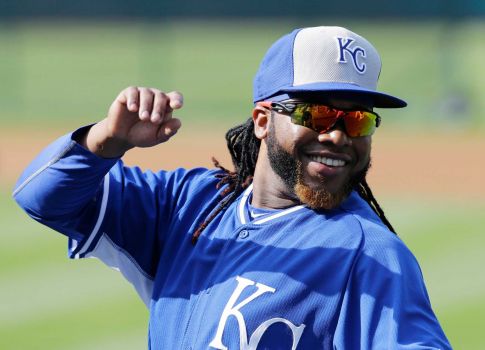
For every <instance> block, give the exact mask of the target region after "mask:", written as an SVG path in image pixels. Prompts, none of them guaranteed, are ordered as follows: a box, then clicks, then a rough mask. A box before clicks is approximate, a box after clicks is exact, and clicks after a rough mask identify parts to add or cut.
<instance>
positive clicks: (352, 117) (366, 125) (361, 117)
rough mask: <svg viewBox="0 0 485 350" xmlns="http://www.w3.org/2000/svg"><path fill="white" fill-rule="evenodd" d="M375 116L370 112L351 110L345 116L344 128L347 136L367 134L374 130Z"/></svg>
mask: <svg viewBox="0 0 485 350" xmlns="http://www.w3.org/2000/svg"><path fill="white" fill-rule="evenodd" d="M376 118H377V116H376V115H375V114H374V113H370V112H358V111H356V112H352V113H349V114H348V115H347V116H346V117H345V129H346V131H347V133H348V134H349V136H351V137H358V136H369V135H372V134H373V133H374V131H375V130H376Z"/></svg>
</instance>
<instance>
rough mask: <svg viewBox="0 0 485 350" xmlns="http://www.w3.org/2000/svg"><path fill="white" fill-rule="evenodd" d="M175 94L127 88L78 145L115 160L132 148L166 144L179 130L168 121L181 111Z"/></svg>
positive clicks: (175, 122) (177, 122) (180, 100)
mask: <svg viewBox="0 0 485 350" xmlns="http://www.w3.org/2000/svg"><path fill="white" fill-rule="evenodd" d="M182 105H183V97H182V95H181V94H180V93H178V92H175V91H174V92H169V93H164V92H162V91H160V90H157V89H154V88H144V87H129V88H126V89H124V90H123V91H121V92H120V94H119V95H118V97H116V99H115V100H114V101H113V103H112V104H111V107H110V109H109V112H108V116H107V117H106V118H105V119H103V120H102V121H101V122H99V123H98V124H96V125H94V126H93V127H92V128H91V129H90V130H89V132H88V134H87V135H86V137H85V139H84V140H83V141H82V142H81V144H82V145H83V146H84V147H86V148H88V149H89V150H90V151H91V152H93V153H95V154H97V155H99V156H101V157H105V158H112V157H118V156H121V155H123V154H124V153H125V152H126V151H128V150H129V149H131V148H133V147H152V146H155V145H158V144H160V143H162V142H166V141H167V140H169V139H170V138H171V137H172V136H173V135H175V133H176V132H177V131H178V129H179V128H180V126H181V122H180V120H179V119H177V118H173V117H172V112H173V111H174V110H175V109H179V108H181V107H182Z"/></svg>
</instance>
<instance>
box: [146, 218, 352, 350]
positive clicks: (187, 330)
mask: <svg viewBox="0 0 485 350" xmlns="http://www.w3.org/2000/svg"><path fill="white" fill-rule="evenodd" d="M309 221H313V220H312V219H311V218H310V220H309ZM317 221H318V222H319V223H320V224H319V225H318V226H315V225H314V224H315V223H314V222H306V223H305V222H303V223H302V222H301V221H298V220H278V221H274V222H265V223H264V224H262V225H258V224H255V223H254V222H249V223H244V224H243V223H241V222H238V221H237V220H232V219H228V220H221V221H220V222H217V223H214V225H213V226H211V227H208V231H207V232H206V234H205V235H204V236H202V237H201V239H200V240H199V242H198V243H197V245H196V247H195V248H191V250H190V249H188V250H187V251H178V252H173V254H167V255H166V256H165V257H164V259H162V260H163V261H162V263H161V265H160V266H159V269H160V271H164V272H163V273H161V274H160V276H159V277H160V278H158V279H157V280H156V281H155V289H154V295H153V302H152V307H151V320H150V338H151V341H152V342H154V344H155V343H156V344H158V345H157V347H160V346H159V345H160V344H163V346H161V348H166V347H167V348H170V347H172V348H173V347H174V346H175V345H176V347H177V348H179V347H180V348H192V349H202V348H204V349H205V348H214V349H226V348H229V349H233V348H236V349H237V348H241V349H265V348H268V349H300V348H301V349H309V348H311V349H318V348H326V346H324V344H326V343H328V344H329V342H331V338H332V333H333V330H334V327H335V325H336V322H337V318H338V310H339V305H340V302H341V299H342V297H343V293H344V292H345V287H346V284H347V280H348V276H349V273H350V270H351V267H352V262H353V260H354V258H355V253H356V246H355V244H350V245H349V242H346V241H343V240H342V239H336V238H335V237H334V236H336V235H337V233H338V232H336V231H339V230H341V227H340V226H339V227H334V226H335V225H332V224H331V222H328V223H327V224H325V220H323V221H322V220H321V219H320V220H317ZM339 236H340V237H345V236H346V235H342V233H341V232H340V235H339ZM332 237H333V238H332ZM337 237H338V236H337ZM167 341H170V345H169V344H168V343H167ZM173 342H176V344H174V343H173Z"/></svg>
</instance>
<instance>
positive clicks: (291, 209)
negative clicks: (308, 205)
mask: <svg viewBox="0 0 485 350" xmlns="http://www.w3.org/2000/svg"><path fill="white" fill-rule="evenodd" d="M303 208H305V206H304V205H297V206H296V207H291V208H288V209H285V210H282V211H280V212H279V213H276V214H273V215H270V216H267V217H265V218H264V219H261V220H257V221H254V222H253V224H255V225H260V224H264V223H265V222H267V221H270V220H273V219H277V218H280V217H282V216H284V215H288V214H290V213H294V212H295V211H298V210H300V209H303Z"/></svg>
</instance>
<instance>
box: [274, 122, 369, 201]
mask: <svg viewBox="0 0 485 350" xmlns="http://www.w3.org/2000/svg"><path fill="white" fill-rule="evenodd" d="M267 147H268V159H269V163H270V166H271V168H272V169H273V171H274V172H275V173H276V174H277V175H278V176H279V177H280V178H281V180H282V181H283V183H284V184H285V185H286V188H287V190H288V191H289V192H290V193H292V194H293V195H294V196H295V197H296V198H298V200H299V201H300V202H301V203H303V204H306V205H308V206H309V207H310V208H312V209H315V210H321V209H327V210H328V209H334V208H336V207H338V206H339V205H340V204H341V203H342V202H343V201H344V200H345V199H346V198H347V197H348V196H349V194H350V193H351V192H352V190H353V189H354V188H355V187H356V186H357V185H358V184H359V183H360V182H362V181H363V180H364V179H365V177H366V175H367V171H368V170H369V168H370V160H369V162H367V164H366V166H365V167H364V169H362V170H360V171H359V172H357V173H356V174H354V175H352V176H351V177H349V179H348V180H347V181H346V182H345V183H344V185H343V186H341V188H339V189H338V190H337V191H336V192H329V191H328V190H327V189H325V188H324V187H323V186H322V187H321V188H318V189H314V188H312V187H310V186H308V185H307V184H306V183H305V181H304V176H303V164H302V162H301V161H299V160H297V159H295V157H293V156H292V155H291V154H290V153H288V152H287V151H285V150H284V149H283V148H282V147H281V145H280V144H279V143H278V141H277V140H276V135H275V130H274V126H273V125H271V124H270V126H269V130H268V137H267ZM325 181H326V180H325V178H324V177H321V183H322V185H324V184H325Z"/></svg>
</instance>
